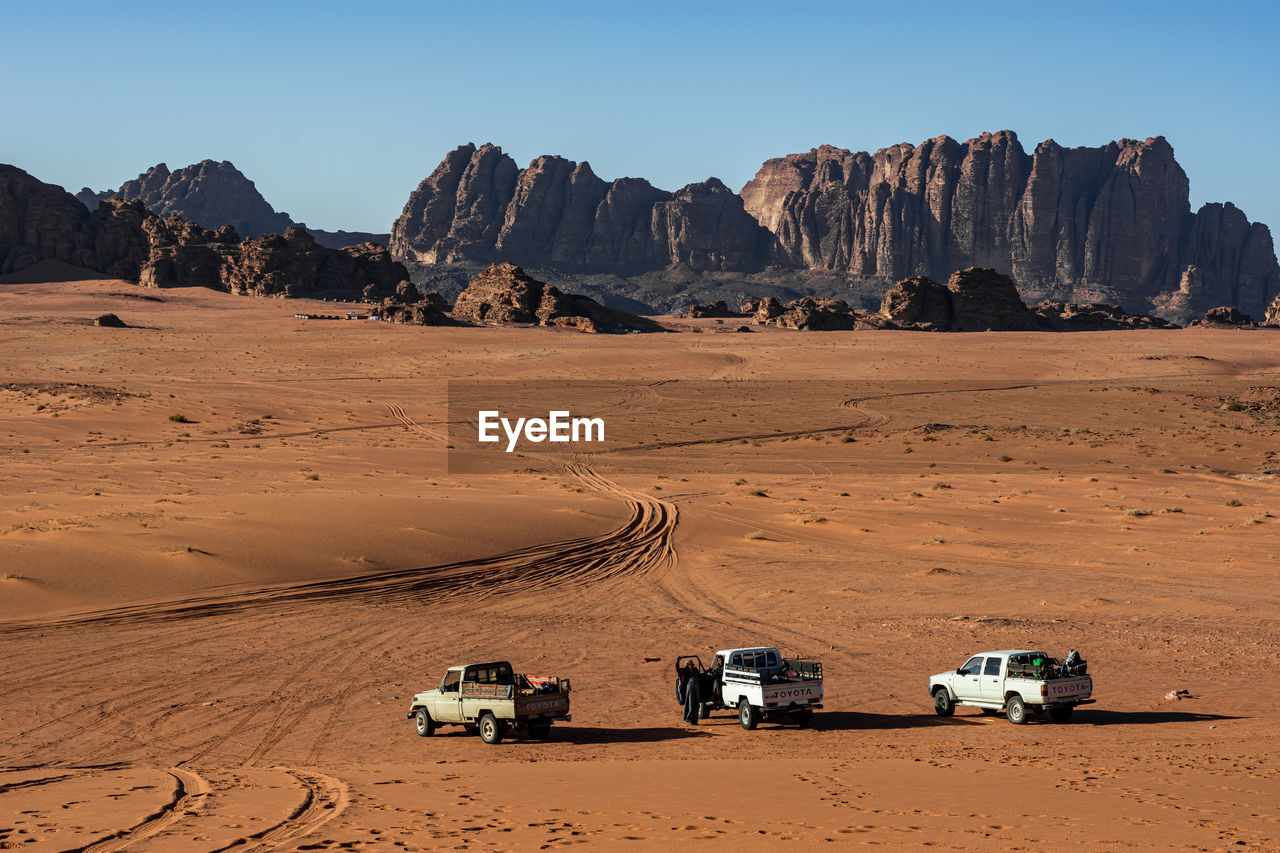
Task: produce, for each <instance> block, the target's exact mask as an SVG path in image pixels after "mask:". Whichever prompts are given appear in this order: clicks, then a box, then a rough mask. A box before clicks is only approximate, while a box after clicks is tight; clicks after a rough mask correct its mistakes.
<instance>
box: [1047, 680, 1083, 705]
mask: <svg viewBox="0 0 1280 853" xmlns="http://www.w3.org/2000/svg"><path fill="white" fill-rule="evenodd" d="M1092 693H1093V679H1092V678H1090V677H1089V676H1087V675H1082V676H1079V677H1077V678H1060V679H1058V680H1056V681H1050V682H1047V683H1046V684H1045V698H1046V699H1048V700H1049V701H1050V702H1058V701H1061V700H1064V699H1088V698H1089V696H1090V694H1092Z"/></svg>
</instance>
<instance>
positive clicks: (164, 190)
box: [76, 160, 388, 249]
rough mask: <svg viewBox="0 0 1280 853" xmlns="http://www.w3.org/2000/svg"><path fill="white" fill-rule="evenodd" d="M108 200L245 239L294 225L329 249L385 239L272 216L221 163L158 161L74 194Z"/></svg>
mask: <svg viewBox="0 0 1280 853" xmlns="http://www.w3.org/2000/svg"><path fill="white" fill-rule="evenodd" d="M112 197H114V198H119V199H123V200H125V201H130V200H132V199H139V200H140V201H141V202H142V203H143V204H144V205H146V207H147V209H149V210H151V211H152V212H153V213H155V214H157V215H159V216H160V217H166V216H170V215H177V216H180V217H182V218H183V219H185V220H187V221H189V222H194V223H196V224H197V225H201V226H203V227H205V228H209V229H212V230H217V229H218V228H221V227H222V226H223V225H230V226H231V227H232V228H234V229H235V230H236V233H238V234H241V235H244V236H246V237H260V236H262V235H263V234H283V233H284V232H285V231H286V230H288V229H289V228H292V227H294V226H297V227H300V228H306V229H307V230H308V231H309V232H311V235H312V237H314V238H315V240H316V242H317V243H319V244H320V245H322V246H327V247H329V248H334V249H338V248H341V247H343V246H355V245H358V244H360V243H381V244H382V245H384V246H385V245H386V244H387V240H388V235H386V234H373V233H368V232H363V231H324V230H322V229H319V228H307V226H306V225H305V224H304V223H301V222H294V221H293V220H292V219H291V218H290V217H289V214H288V213H284V212H277V211H276V209H275V208H273V207H272V206H271V204H270V203H269V202H268V201H267V200H266V199H265V198H263V197H262V193H260V192H259V191H258V188H257V186H255V185H254V183H253V181H251V180H250V179H249V178H248V177H246V176H245V174H244V173H243V172H241V171H240V170H239V169H237V168H236V167H235V166H234V165H233V164H232V163H230V162H229V161H226V160H223V161H221V162H218V161H214V160H201V161H200V162H199V163H193V164H192V165H190V166H184V167H182V168H181V169H177V170H175V171H170V170H169V167H168V166H167V165H165V164H164V163H160V164H158V165H155V166H152V167H151V168H150V169H148V170H147V171H145V172H143V173H142V174H140V175H138V177H137V178H135V179H133V180H132V181H125V182H124V183H123V184H122V185H121V186H120V188H119V189H116V190H98V191H96V192H95V191H94V190H91V189H90V188H89V187H85V188H84V189H82V190H80V192H78V193H76V198H77V199H79V200H80V201H81V202H82V203H83V204H84V205H85V207H87V208H89V210H94V209H96V208H97V206H98V204H99V203H100V202H102V201H103V200H105V199H108V198H112Z"/></svg>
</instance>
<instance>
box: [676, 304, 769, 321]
mask: <svg viewBox="0 0 1280 853" xmlns="http://www.w3.org/2000/svg"><path fill="white" fill-rule="evenodd" d="M754 310H755V309H754V308H753V309H752V311H749V312H748V311H744V312H743V313H742V314H739V313H738V312H736V311H734V310H733V309H731V308H730V307H729V305H728V303H726V302H725V301H724V300H723V299H717V300H716V301H715V302H712V303H711V304H709V305H690V306H689V307H688V308H687V309H685V311H684V312H683V313H682V314H681V315H680V316H681V317H688V318H690V319H694V318H698V317H741V316H743V314H748V313H753V312H754Z"/></svg>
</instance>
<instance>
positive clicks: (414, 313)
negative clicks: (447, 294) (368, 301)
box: [378, 281, 456, 326]
mask: <svg viewBox="0 0 1280 853" xmlns="http://www.w3.org/2000/svg"><path fill="white" fill-rule="evenodd" d="M406 285H407V286H406ZM448 312H449V303H447V302H445V301H444V297H442V296H441V295H440V294H439V293H438V292H436V291H434V290H432V291H428V292H427V293H419V292H418V289H417V288H416V287H414V286H413V285H412V284H410V283H409V282H407V281H402V282H400V284H399V285H397V286H396V295H395V296H390V297H388V298H386V299H384V300H383V301H382V305H381V306H379V308H378V315H379V316H381V317H382V319H384V320H389V321H391V322H393V323H405V324H408V325H412V326H451V325H455V324H456V321H454V320H453V319H452V318H451V317H449V314H448Z"/></svg>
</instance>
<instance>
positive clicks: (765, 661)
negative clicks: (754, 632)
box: [676, 646, 822, 730]
mask: <svg viewBox="0 0 1280 853" xmlns="http://www.w3.org/2000/svg"><path fill="white" fill-rule="evenodd" d="M695 678H696V679H697V685H696V689H697V691H698V694H697V698H698V699H699V704H700V706H701V707H700V708H699V714H698V717H699V718H700V719H706V718H707V717H709V716H710V715H711V712H712V711H714V710H719V709H723V708H732V709H734V710H736V711H737V713H738V722H739V723H741V724H742V727H743V728H744V729H748V730H750V729H754V728H755V727H756V726H758V725H759V724H760V720H761V719H765V720H769V721H770V722H786V721H790V722H793V723H796V724H798V725H800V726H807V725H809V721H810V720H812V719H813V711H814V709H815V708H821V707H822V664H821V663H819V662H817V661H808V660H797V659H792V658H784V657H783V656H782V652H780V651H778V650H777V649H776V648H773V647H770V646H757V647H752V648H742V649H722V650H721V651H718V652H716V656H715V659H714V660H713V661H712V664H711V666H710V668H704V667H703V665H702V660H701V659H700V658H699V657H698V656H697V655H683V656H681V657H678V658H676V701H678V702H680V703H681V704H682V705H683V704H685V700H686V697H687V695H688V690H689V689H690V686H691V679H695Z"/></svg>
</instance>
